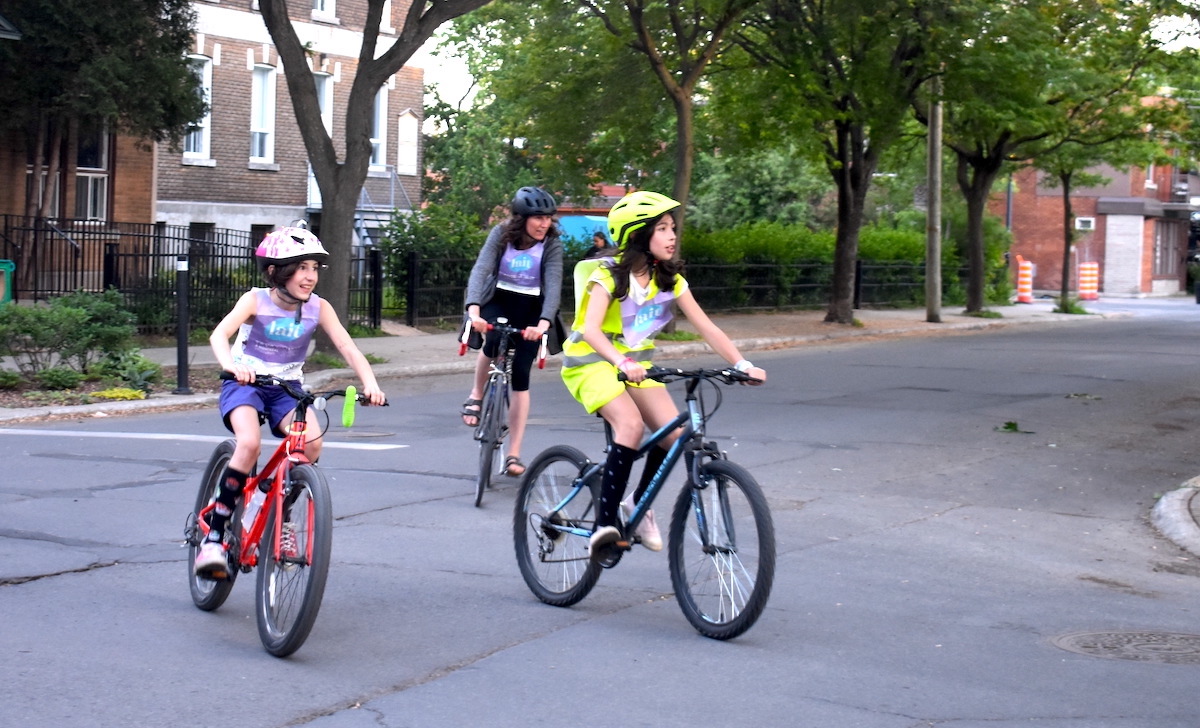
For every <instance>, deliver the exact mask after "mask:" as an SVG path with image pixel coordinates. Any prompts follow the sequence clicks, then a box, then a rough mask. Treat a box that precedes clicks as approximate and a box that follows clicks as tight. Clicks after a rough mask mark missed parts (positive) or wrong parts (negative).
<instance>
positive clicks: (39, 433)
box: [0, 427, 408, 450]
mask: <svg viewBox="0 0 1200 728" xmlns="http://www.w3.org/2000/svg"><path fill="white" fill-rule="evenodd" d="M0 435H31V436H34V437H101V438H102V437H108V438H114V439H119V440H176V441H184V442H212V443H217V442H223V441H225V440H228V439H229V437H228V436H226V437H220V436H218V435H172V434H168V433H162V432H88V431H76V430H21V429H6V428H3V427H0ZM271 447H272V446H271V443H270V442H264V443H263V449H264V450H268V449H270V448H271ZM325 447H332V448H338V449H341V450H397V449H400V448H405V447H408V445H382V444H378V443H373V442H333V441H332V440H326V441H325Z"/></svg>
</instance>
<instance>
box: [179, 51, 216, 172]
mask: <svg viewBox="0 0 1200 728" xmlns="http://www.w3.org/2000/svg"><path fill="white" fill-rule="evenodd" d="M188 59H189V60H190V61H191V62H192V68H193V70H195V71H198V74H197V75H199V77H200V93H201V94H202V95H203V97H204V103H205V105H206V106H208V111H206V112H205V113H204V118H202V119H200V120H199V121H197V122H196V123H195V124H193V125H192V128H191V129H190V130H189V131H188V133H187V134H186V135H185V136H184V139H183V158H184V160H185V161H186V160H209V159H212V137H211V134H212V106H211V104H212V72H213V59H211V58H209V57H208V56H188Z"/></svg>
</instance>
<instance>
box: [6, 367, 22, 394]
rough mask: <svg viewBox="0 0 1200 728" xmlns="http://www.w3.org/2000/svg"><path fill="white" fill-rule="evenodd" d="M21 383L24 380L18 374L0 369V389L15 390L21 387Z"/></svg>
mask: <svg viewBox="0 0 1200 728" xmlns="http://www.w3.org/2000/svg"><path fill="white" fill-rule="evenodd" d="M23 381H25V379H24V377H22V376H21V375H20V373H18V372H14V371H11V370H9V369H0V389H16V388H17V387H19V386H21V382H23Z"/></svg>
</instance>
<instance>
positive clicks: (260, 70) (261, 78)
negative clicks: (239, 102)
mask: <svg viewBox="0 0 1200 728" xmlns="http://www.w3.org/2000/svg"><path fill="white" fill-rule="evenodd" d="M277 75H278V74H277V73H276V71H275V67H274V66H265V65H262V64H257V65H255V66H254V70H253V71H252V80H251V92H250V161H251V162H257V163H260V164H273V163H274V162H275V77H276V76H277Z"/></svg>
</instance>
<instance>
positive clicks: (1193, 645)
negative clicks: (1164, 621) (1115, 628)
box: [1051, 632, 1200, 665]
mask: <svg viewBox="0 0 1200 728" xmlns="http://www.w3.org/2000/svg"><path fill="white" fill-rule="evenodd" d="M1051 642H1053V644H1054V646H1055V647H1060V648H1062V649H1064V650H1067V651H1068V652H1075V653H1078V654H1080V655H1088V656H1090V657H1103V658H1105V659H1108V660H1135V661H1138V662H1165V663H1167V664H1170V665H1200V635H1197V634H1182V633H1179V632H1076V633H1074V634H1066V635H1062V636H1061V637H1055V638H1054V639H1053V640H1051Z"/></svg>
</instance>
